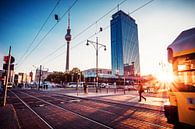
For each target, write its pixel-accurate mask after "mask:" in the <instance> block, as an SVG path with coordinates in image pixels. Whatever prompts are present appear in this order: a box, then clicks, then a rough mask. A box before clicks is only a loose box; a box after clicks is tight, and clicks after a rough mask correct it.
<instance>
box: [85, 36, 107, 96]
mask: <svg viewBox="0 0 195 129" xmlns="http://www.w3.org/2000/svg"><path fill="white" fill-rule="evenodd" d="M89 43H91V44H92V45H93V47H94V48H95V50H96V93H97V92H98V89H97V88H98V50H99V49H100V48H101V47H104V50H105V51H106V45H103V44H100V43H98V37H96V42H94V41H90V40H87V44H86V45H87V46H88V45H89Z"/></svg>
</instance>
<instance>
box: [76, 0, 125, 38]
mask: <svg viewBox="0 0 195 129" xmlns="http://www.w3.org/2000/svg"><path fill="white" fill-rule="evenodd" d="M126 1H127V0H123V1H122V2H120V3H119V4H117V6H116V7H114V8H112V9H111V10H109V11H108V12H107V13H106V14H105V15H103V16H102V17H100V18H99V19H98V20H97V21H95V22H94V23H92V24H90V25H89V26H88V27H87V28H85V29H84V30H83V31H81V32H80V33H78V34H77V35H76V36H75V37H74V38H73V39H72V40H74V39H75V38H77V37H78V36H80V35H81V34H83V33H84V32H85V31H87V30H88V29H90V28H91V27H92V26H94V25H96V24H97V23H98V22H99V21H100V20H102V19H103V18H104V17H106V16H107V15H108V14H110V13H111V12H112V11H114V10H115V9H116V8H118V6H119V5H121V4H123V3H124V2H126Z"/></svg>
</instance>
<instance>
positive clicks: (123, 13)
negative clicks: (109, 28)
mask: <svg viewBox="0 0 195 129" xmlns="http://www.w3.org/2000/svg"><path fill="white" fill-rule="evenodd" d="M119 15H124V16H126V17H128V18H129V19H130V20H132V21H134V22H135V19H133V18H132V17H131V16H129V15H128V14H126V13H125V12H123V11H122V10H119V11H118V12H116V13H115V14H113V15H112V18H113V19H114V18H116V17H118V16H119Z"/></svg>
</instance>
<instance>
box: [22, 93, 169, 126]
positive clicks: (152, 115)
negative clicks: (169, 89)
mask: <svg viewBox="0 0 195 129" xmlns="http://www.w3.org/2000/svg"><path fill="white" fill-rule="evenodd" d="M25 92H26V91H25ZM23 94H25V95H27V96H29V97H32V98H35V99H37V100H39V101H42V102H45V103H46V104H50V105H53V106H55V107H56V108H60V109H62V110H66V111H67V110H68V111H70V112H72V113H74V114H77V115H81V116H82V117H86V118H87V119H90V120H92V121H95V122H98V123H100V125H101V124H103V125H105V126H106V127H107V128H124V127H125V128H128V127H129V128H143V127H144V128H145V127H146V128H172V127H173V125H171V124H168V123H167V122H166V119H165V118H164V114H163V112H159V111H155V110H148V109H144V108H135V107H129V106H127V105H123V104H116V103H112V102H109V103H108V102H105V101H94V100H93V101H92V100H85V99H78V98H75V97H70V96H66V95H62V94H56V93H50V94H47V93H44V92H43V93H42V92H41V94H40V93H37V92H36V91H35V92H33V91H27V93H24V92H23ZM35 96H37V97H35ZM81 109H83V110H81ZM86 110H87V111H88V112H86ZM92 112H97V117H94V116H90V114H91V113H92ZM98 114H103V115H98ZM111 117H113V118H114V119H111ZM105 118H107V119H110V120H106V119H105ZM119 123H120V124H119Z"/></svg>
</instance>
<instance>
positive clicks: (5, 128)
mask: <svg viewBox="0 0 195 129" xmlns="http://www.w3.org/2000/svg"><path fill="white" fill-rule="evenodd" d="M0 129H20V126H19V123H18V118H17V115H16V112H15V110H14V108H13V106H12V105H11V104H6V106H5V107H0Z"/></svg>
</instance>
